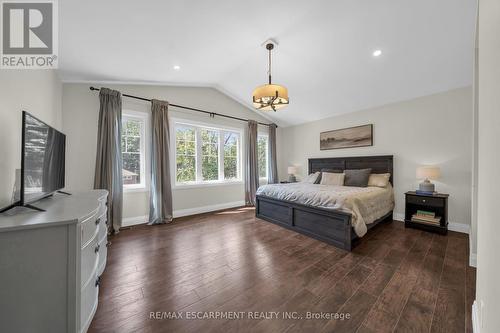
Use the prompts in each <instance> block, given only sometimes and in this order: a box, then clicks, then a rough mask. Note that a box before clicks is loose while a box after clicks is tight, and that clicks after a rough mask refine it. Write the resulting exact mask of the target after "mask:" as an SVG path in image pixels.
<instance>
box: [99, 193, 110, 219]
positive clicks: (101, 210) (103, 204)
mask: <svg viewBox="0 0 500 333" xmlns="http://www.w3.org/2000/svg"><path fill="white" fill-rule="evenodd" d="M107 210H108V201H107V197H106V198H105V199H104V200H99V212H98V213H97V215H98V216H101V215H103V214H104V213H106V211H107Z"/></svg>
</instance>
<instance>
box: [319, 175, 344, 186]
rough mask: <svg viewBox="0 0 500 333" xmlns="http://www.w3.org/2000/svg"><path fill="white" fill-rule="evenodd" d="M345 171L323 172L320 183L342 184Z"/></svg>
mask: <svg viewBox="0 0 500 333" xmlns="http://www.w3.org/2000/svg"><path fill="white" fill-rule="evenodd" d="M344 177H345V173H331V172H323V173H322V175H321V182H320V184H321V185H338V186H343V185H344Z"/></svg>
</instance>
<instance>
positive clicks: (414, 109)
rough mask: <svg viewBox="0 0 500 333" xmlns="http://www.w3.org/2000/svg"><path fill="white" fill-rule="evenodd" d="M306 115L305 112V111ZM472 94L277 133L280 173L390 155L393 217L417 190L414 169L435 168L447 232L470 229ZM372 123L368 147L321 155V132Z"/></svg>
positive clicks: (444, 95) (451, 95) (356, 114)
mask: <svg viewBox="0 0 500 333" xmlns="http://www.w3.org/2000/svg"><path fill="white" fill-rule="evenodd" d="M304 112H307V110H304ZM471 119H472V89H471V87H466V88H461V89H456V90H452V91H448V92H444V93H440V94H435V95H430V96H425V97H421V98H417V99H413V100H409V101H405V102H400V103H395V104H390V105H385V106H381V107H377V108H373V109H369V110H363V111H358V112H354V113H349V114H345V115H340V116H336V117H332V118H328V119H323V120H321V121H314V122H311V123H307V124H304V125H299V126H294V127H287V128H284V129H282V131H281V133H280V134H281V137H280V140H281V141H282V143H283V147H282V149H281V150H280V154H278V158H279V159H280V162H279V167H280V169H279V171H280V174H281V175H285V174H286V167H287V166H288V165H299V166H300V175H301V176H304V175H305V174H306V173H307V159H308V158H312V157H336V156H339V157H340V156H366V155H394V190H395V199H396V208H395V214H396V217H399V218H400V217H402V216H403V214H404V193H405V192H406V191H408V190H414V189H415V188H417V187H418V181H417V180H416V179H415V172H416V168H417V166H418V165H421V164H436V165H439V166H440V167H441V172H442V179H440V181H436V182H435V183H436V189H437V190H438V191H440V192H444V193H449V194H450V198H449V220H450V223H454V224H457V225H453V226H452V227H454V228H458V229H460V230H467V229H468V227H469V225H470V207H471V204H470V201H471V154H472V152H471V149H472V148H471V147H472V144H471V140H472V127H471ZM364 124H373V131H374V145H373V147H362V148H349V149H337V150H326V151H320V149H319V134H320V132H323V131H328V130H333V129H340V128H345V127H351V126H356V125H364Z"/></svg>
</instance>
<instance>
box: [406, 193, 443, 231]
mask: <svg viewBox="0 0 500 333" xmlns="http://www.w3.org/2000/svg"><path fill="white" fill-rule="evenodd" d="M448 196H449V195H448V194H444V193H437V194H417V193H416V192H415V191H410V192H406V193H405V197H406V199H405V227H410V228H417V229H421V230H427V231H432V232H437V233H440V234H443V235H445V234H447V233H448ZM417 211H424V212H426V213H429V214H434V215H435V216H436V217H441V220H440V222H439V224H435V223H431V222H424V221H415V220H413V221H412V217H413V216H414V214H417Z"/></svg>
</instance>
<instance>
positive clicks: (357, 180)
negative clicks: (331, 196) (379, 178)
mask: <svg viewBox="0 0 500 333" xmlns="http://www.w3.org/2000/svg"><path fill="white" fill-rule="evenodd" d="M371 172H372V169H356V170H345V171H344V173H345V180H344V185H345V186H357V187H366V186H368V179H369V178H370V173H371Z"/></svg>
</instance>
